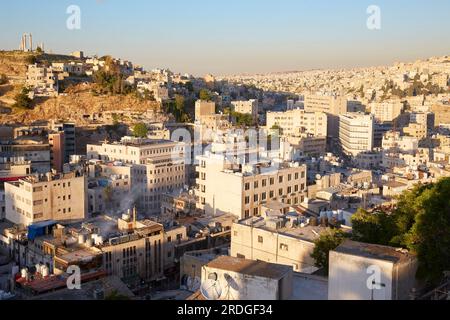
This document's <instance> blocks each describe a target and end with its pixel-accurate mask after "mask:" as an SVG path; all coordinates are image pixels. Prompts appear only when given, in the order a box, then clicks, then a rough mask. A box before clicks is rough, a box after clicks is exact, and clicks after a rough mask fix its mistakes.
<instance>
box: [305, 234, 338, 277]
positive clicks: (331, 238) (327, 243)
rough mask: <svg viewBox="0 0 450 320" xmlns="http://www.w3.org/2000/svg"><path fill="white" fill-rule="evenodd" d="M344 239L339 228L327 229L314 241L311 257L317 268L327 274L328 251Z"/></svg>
mask: <svg viewBox="0 0 450 320" xmlns="http://www.w3.org/2000/svg"><path fill="white" fill-rule="evenodd" d="M344 240H345V234H344V232H343V231H341V230H339V229H327V230H326V231H325V232H324V233H322V234H321V235H320V237H319V238H318V239H316V240H315V241H314V250H313V252H312V253H311V258H313V259H314V261H315V266H316V267H317V268H321V269H323V270H324V271H325V272H326V274H328V259H329V256H330V251H331V250H334V249H336V248H337V247H338V246H339V245H340V244H341V243H342V242H343V241H344Z"/></svg>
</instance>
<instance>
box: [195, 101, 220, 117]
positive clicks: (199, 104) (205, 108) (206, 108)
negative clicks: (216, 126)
mask: <svg viewBox="0 0 450 320" xmlns="http://www.w3.org/2000/svg"><path fill="white" fill-rule="evenodd" d="M215 114H216V104H215V102H214V101H203V100H197V101H196V102H195V120H196V121H201V118H202V117H203V116H212V115H215Z"/></svg>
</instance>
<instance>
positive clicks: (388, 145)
mask: <svg viewBox="0 0 450 320" xmlns="http://www.w3.org/2000/svg"><path fill="white" fill-rule="evenodd" d="M382 148H383V150H385V151H389V152H402V153H410V154H413V153H414V152H415V151H416V150H417V149H418V148H419V140H417V139H416V138H414V137H408V136H401V135H400V132H398V131H389V132H386V133H385V134H384V136H383V142H382Z"/></svg>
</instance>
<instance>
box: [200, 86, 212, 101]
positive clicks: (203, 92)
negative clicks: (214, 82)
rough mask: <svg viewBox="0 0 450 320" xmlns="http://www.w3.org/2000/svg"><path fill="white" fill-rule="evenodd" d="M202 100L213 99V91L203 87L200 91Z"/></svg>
mask: <svg viewBox="0 0 450 320" xmlns="http://www.w3.org/2000/svg"><path fill="white" fill-rule="evenodd" d="M199 97H200V100H203V101H211V93H210V92H209V91H208V90H206V89H201V90H200V93H199Z"/></svg>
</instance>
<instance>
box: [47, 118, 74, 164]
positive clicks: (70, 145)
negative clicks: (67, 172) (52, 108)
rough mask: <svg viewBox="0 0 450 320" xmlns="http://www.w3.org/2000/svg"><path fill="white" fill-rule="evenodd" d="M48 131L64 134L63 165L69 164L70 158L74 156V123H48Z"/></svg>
mask: <svg viewBox="0 0 450 320" xmlns="http://www.w3.org/2000/svg"><path fill="white" fill-rule="evenodd" d="M49 129H50V130H51V131H54V132H62V133H64V158H63V161H64V163H69V162H70V157H71V156H73V155H75V154H76V140H75V123H69V122H64V123H55V122H54V121H52V122H51V123H50V126H49Z"/></svg>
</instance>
